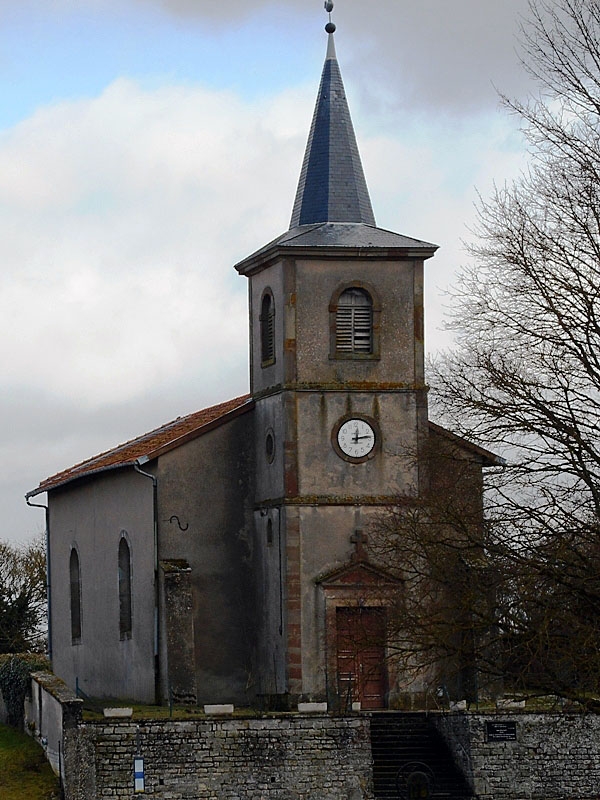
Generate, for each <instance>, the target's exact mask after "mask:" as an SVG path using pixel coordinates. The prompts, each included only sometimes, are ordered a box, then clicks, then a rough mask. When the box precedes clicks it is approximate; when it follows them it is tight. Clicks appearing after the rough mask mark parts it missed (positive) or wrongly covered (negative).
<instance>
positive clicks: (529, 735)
mask: <svg viewBox="0 0 600 800" xmlns="http://www.w3.org/2000/svg"><path fill="white" fill-rule="evenodd" d="M433 719H434V721H435V724H436V726H437V727H438V729H439V730H440V731H441V732H442V733H443V735H444V738H445V739H446V741H447V742H448V744H449V745H450V748H451V750H452V751H453V753H454V756H455V760H456V761H457V763H459V764H460V765H461V766H462V768H463V772H464V774H465V775H466V776H467V778H468V779H469V780H470V781H471V784H472V787H473V789H474V791H475V795H476V797H477V798H478V800H576V798H577V799H578V800H579V798H581V800H583V798H586V799H587V800H598V798H600V716H599V715H592V714H568V713H556V714H527V713H508V714H501V715H500V714H494V715H484V714H470V713H469V714H446V715H439V716H435V717H433ZM498 722H514V723H515V728H516V739H515V740H513V741H488V734H489V732H490V731H489V727H488V725H489V723H498Z"/></svg>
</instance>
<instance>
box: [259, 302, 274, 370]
mask: <svg viewBox="0 0 600 800" xmlns="http://www.w3.org/2000/svg"><path fill="white" fill-rule="evenodd" d="M260 353H261V361H262V365H263V367H268V366H270V365H271V364H273V363H274V362H275V303H274V302H273V295H272V294H271V292H270V290H269V289H267V290H266V291H265V293H264V294H263V297H262V301H261V304H260Z"/></svg>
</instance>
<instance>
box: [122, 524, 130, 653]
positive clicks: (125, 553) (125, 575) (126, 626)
mask: <svg viewBox="0 0 600 800" xmlns="http://www.w3.org/2000/svg"><path fill="white" fill-rule="evenodd" d="M131 628H132V625H131V554H130V551H129V545H128V544H127V540H126V539H125V537H122V538H121V541H120V542H119V632H120V634H121V639H129V637H130V636H131Z"/></svg>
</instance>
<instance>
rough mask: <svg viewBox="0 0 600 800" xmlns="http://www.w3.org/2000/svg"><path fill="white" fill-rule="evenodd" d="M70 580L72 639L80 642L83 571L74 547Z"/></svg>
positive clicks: (75, 642) (73, 641)
mask: <svg viewBox="0 0 600 800" xmlns="http://www.w3.org/2000/svg"><path fill="white" fill-rule="evenodd" d="M69 582H70V586H71V641H72V643H73V644H79V642H80V641H81V571H80V569H79V555H78V553H77V550H76V549H75V548H74V547H73V548H72V549H71V557H70V559H69Z"/></svg>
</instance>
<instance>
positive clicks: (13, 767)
mask: <svg viewBox="0 0 600 800" xmlns="http://www.w3.org/2000/svg"><path fill="white" fill-rule="evenodd" d="M0 797H1V798H2V800H57V799H58V797H59V786H58V779H57V777H56V776H55V775H54V773H53V772H52V769H51V768H50V764H48V762H47V761H46V757H45V756H44V752H43V750H42V748H41V747H40V746H39V744H37V742H34V740H33V739H32V738H31V737H30V736H27V735H26V734H24V733H20V732H19V731H16V730H14V729H13V728H8V727H6V726H5V725H0Z"/></svg>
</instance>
